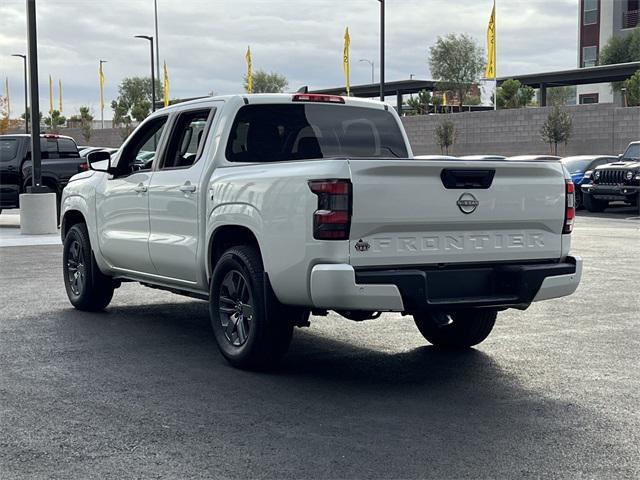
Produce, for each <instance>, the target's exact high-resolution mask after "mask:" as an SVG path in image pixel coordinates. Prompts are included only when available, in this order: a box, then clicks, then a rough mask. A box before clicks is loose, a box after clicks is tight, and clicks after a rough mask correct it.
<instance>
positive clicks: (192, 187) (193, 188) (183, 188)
mask: <svg viewBox="0 0 640 480" xmlns="http://www.w3.org/2000/svg"><path fill="white" fill-rule="evenodd" d="M180 191H181V192H184V193H193V192H195V191H196V186H195V185H191V183H185V184H184V185H182V186H181V187H180Z"/></svg>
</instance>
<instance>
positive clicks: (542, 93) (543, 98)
mask: <svg viewBox="0 0 640 480" xmlns="http://www.w3.org/2000/svg"><path fill="white" fill-rule="evenodd" d="M540 106H541V107H546V106H547V85H546V84H544V83H541V84H540Z"/></svg>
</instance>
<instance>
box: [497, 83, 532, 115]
mask: <svg viewBox="0 0 640 480" xmlns="http://www.w3.org/2000/svg"><path fill="white" fill-rule="evenodd" d="M497 93H498V95H497V96H498V108H522V107H526V106H527V105H529V103H531V100H533V97H534V96H535V94H536V92H535V90H534V89H533V88H531V87H529V86H526V85H522V84H521V83H520V81H519V80H514V79H512V78H510V79H508V80H505V81H504V82H502V85H501V86H500V87H498V92H497ZM493 97H495V95H492V101H495V100H494V98H493Z"/></svg>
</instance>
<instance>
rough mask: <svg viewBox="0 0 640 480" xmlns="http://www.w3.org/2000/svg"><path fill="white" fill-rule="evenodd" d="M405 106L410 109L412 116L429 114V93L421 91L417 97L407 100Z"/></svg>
mask: <svg viewBox="0 0 640 480" xmlns="http://www.w3.org/2000/svg"><path fill="white" fill-rule="evenodd" d="M406 103H407V105H408V106H409V108H411V112H412V113H413V114H414V115H426V114H427V113H429V105H430V104H431V93H430V92H428V91H427V90H421V91H420V92H418V95H416V96H415V97H412V98H410V99H408V100H407V102H406Z"/></svg>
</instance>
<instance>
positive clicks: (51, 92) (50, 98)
mask: <svg viewBox="0 0 640 480" xmlns="http://www.w3.org/2000/svg"><path fill="white" fill-rule="evenodd" d="M52 113H53V81H52V80H51V75H49V115H51V114H52Z"/></svg>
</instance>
